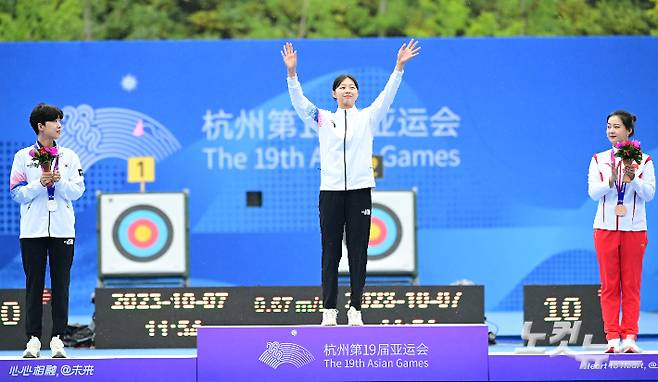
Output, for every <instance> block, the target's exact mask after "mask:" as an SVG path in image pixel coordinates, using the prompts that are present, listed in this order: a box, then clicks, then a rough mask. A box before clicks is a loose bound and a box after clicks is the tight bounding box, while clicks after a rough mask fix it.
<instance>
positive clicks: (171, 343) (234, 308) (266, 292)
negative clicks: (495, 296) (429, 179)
mask: <svg viewBox="0 0 658 382" xmlns="http://www.w3.org/2000/svg"><path fill="white" fill-rule="evenodd" d="M95 301H96V314H95V317H96V347H97V348H158V347H190V348H191V347H195V346H196V331H197V328H198V327H199V326H209V325H319V323H320V321H321V319H322V314H321V312H322V299H321V290H320V288H319V287H288V286H287V287H226V288H216V287H213V288H99V289H96V298H95ZM348 304H349V288H347V287H341V288H339V301H338V309H339V315H338V323H339V325H345V324H346V323H347V317H346V312H347V309H348V307H349V305H348ZM361 309H362V314H363V321H364V323H365V324H366V325H402V324H455V323H465V324H481V323H483V322H484V287H483V286H422V287H421V286H376V287H375V286H373V287H366V290H365V291H364V295H363V304H362V307H361Z"/></svg>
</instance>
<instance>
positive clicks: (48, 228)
mask: <svg viewBox="0 0 658 382" xmlns="http://www.w3.org/2000/svg"><path fill="white" fill-rule="evenodd" d="M51 213H52V212H50V211H48V237H50V214H51Z"/></svg>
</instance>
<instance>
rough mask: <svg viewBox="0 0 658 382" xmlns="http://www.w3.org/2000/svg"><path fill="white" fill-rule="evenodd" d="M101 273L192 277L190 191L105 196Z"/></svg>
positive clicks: (102, 217) (101, 233)
mask: <svg viewBox="0 0 658 382" xmlns="http://www.w3.org/2000/svg"><path fill="white" fill-rule="evenodd" d="M99 203H100V216H99V219H100V228H101V229H100V244H101V245H100V247H101V253H100V274H101V276H130V275H133V276H139V275H163V276H164V275H171V276H176V275H186V274H187V242H188V233H187V229H186V226H187V224H186V221H187V215H186V210H187V208H186V203H187V201H186V195H185V194H183V193H148V194H147V193H136V194H128V193H126V194H101V195H100V197H99Z"/></svg>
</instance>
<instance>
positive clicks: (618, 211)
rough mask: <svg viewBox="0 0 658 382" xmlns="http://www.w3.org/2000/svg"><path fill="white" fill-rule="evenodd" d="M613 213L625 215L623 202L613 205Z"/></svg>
mask: <svg viewBox="0 0 658 382" xmlns="http://www.w3.org/2000/svg"><path fill="white" fill-rule="evenodd" d="M615 215H617V216H624V215H626V207H624V205H623V204H617V206H616V207H615Z"/></svg>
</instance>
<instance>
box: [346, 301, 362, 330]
mask: <svg viewBox="0 0 658 382" xmlns="http://www.w3.org/2000/svg"><path fill="white" fill-rule="evenodd" d="M347 325H349V326H363V320H362V319H361V311H360V310H356V309H355V308H354V307H353V306H350V310H348V311H347Z"/></svg>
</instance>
